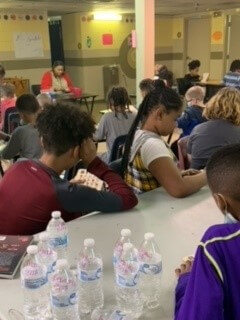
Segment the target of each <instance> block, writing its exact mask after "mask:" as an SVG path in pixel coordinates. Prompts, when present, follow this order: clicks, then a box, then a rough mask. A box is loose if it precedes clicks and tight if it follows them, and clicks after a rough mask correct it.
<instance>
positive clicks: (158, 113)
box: [155, 106, 166, 120]
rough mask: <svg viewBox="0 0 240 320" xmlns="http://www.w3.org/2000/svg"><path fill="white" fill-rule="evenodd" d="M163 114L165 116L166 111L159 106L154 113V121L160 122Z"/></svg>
mask: <svg viewBox="0 0 240 320" xmlns="http://www.w3.org/2000/svg"><path fill="white" fill-rule="evenodd" d="M165 114H166V110H165V108H164V107H162V106H161V107H160V108H158V109H157V110H156V113H155V116H156V119H158V120H162V119H163V116H164V115H165Z"/></svg>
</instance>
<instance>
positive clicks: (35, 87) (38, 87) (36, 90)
mask: <svg viewBox="0 0 240 320" xmlns="http://www.w3.org/2000/svg"><path fill="white" fill-rule="evenodd" d="M31 90H32V93H33V94H34V95H35V96H37V95H39V94H40V93H41V85H40V84H32V85H31Z"/></svg>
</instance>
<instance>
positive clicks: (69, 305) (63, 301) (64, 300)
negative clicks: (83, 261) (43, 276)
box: [50, 259, 80, 320]
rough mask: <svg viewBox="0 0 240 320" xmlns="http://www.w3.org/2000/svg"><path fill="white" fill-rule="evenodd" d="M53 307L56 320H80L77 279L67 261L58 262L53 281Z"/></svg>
mask: <svg viewBox="0 0 240 320" xmlns="http://www.w3.org/2000/svg"><path fill="white" fill-rule="evenodd" d="M50 287H51V306H52V312H53V316H54V319H55V320H66V319H67V320H80V317H79V313H78V289H77V278H76V277H75V275H74V274H73V272H72V271H71V270H70V269H69V265H68V262H67V260H66V259H60V260H58V261H57V264H56V270H55V271H54V273H53V275H52V277H51V281H50Z"/></svg>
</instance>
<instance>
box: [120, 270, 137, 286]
mask: <svg viewBox="0 0 240 320" xmlns="http://www.w3.org/2000/svg"><path fill="white" fill-rule="evenodd" d="M138 278H139V274H138V273H136V274H135V275H134V276H131V277H124V276H122V275H120V274H117V275H116V281H117V284H118V285H119V287H123V288H134V287H135V286H136V285H137V283H138Z"/></svg>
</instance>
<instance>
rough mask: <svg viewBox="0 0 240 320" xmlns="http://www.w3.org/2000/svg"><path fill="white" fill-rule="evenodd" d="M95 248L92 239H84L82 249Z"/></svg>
mask: <svg viewBox="0 0 240 320" xmlns="http://www.w3.org/2000/svg"><path fill="white" fill-rule="evenodd" d="M94 246H95V240H94V239H85V240H84V247H88V248H93V247H94Z"/></svg>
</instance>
